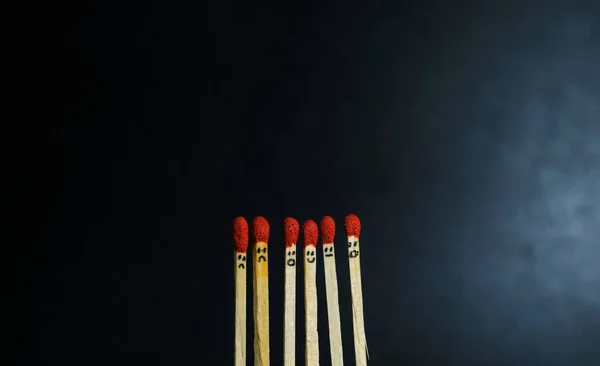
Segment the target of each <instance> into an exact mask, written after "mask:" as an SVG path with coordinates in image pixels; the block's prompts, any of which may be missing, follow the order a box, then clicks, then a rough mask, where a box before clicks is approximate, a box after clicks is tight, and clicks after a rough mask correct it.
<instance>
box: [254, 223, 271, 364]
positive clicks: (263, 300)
mask: <svg viewBox="0 0 600 366" xmlns="http://www.w3.org/2000/svg"><path fill="white" fill-rule="evenodd" d="M252 226H253V227H252V232H253V234H254V249H253V251H252V257H253V261H252V263H253V267H254V276H253V283H254V366H269V262H268V258H269V255H268V253H267V247H268V244H267V243H268V242H269V233H270V227H269V223H268V222H267V220H266V219H265V218H264V217H262V216H258V217H256V218H255V219H254V221H253V225H252Z"/></svg>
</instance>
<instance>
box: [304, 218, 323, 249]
mask: <svg viewBox="0 0 600 366" xmlns="http://www.w3.org/2000/svg"><path fill="white" fill-rule="evenodd" d="M302 233H303V234H304V246H305V247H307V246H309V245H312V246H314V247H316V246H317V240H319V228H318V227H317V223H316V222H314V221H313V220H306V221H305V222H304V225H303V226H302Z"/></svg>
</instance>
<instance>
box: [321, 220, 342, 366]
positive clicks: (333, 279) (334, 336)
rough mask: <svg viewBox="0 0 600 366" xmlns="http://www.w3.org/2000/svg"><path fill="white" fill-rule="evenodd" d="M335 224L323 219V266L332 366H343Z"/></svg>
mask: <svg viewBox="0 0 600 366" xmlns="http://www.w3.org/2000/svg"><path fill="white" fill-rule="evenodd" d="M334 237H335V222H334V221H333V218H331V217H330V216H325V217H323V219H321V241H322V242H323V264H324V265H325V291H326V293H327V319H328V323H329V348H330V349H331V366H343V365H344V355H343V350H342V332H341V326H340V304H339V298H338V284H337V274H336V269H335V255H334V252H333V241H334Z"/></svg>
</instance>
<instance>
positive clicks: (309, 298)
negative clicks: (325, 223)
mask: <svg viewBox="0 0 600 366" xmlns="http://www.w3.org/2000/svg"><path fill="white" fill-rule="evenodd" d="M302 231H303V234H304V321H305V327H306V353H305V356H306V359H305V361H306V362H305V365H306V366H318V365H319V332H318V328H317V282H316V280H317V254H316V247H317V240H318V239H319V229H318V227H317V223H316V222H314V221H313V220H308V221H306V222H305V223H304V225H303V226H302Z"/></svg>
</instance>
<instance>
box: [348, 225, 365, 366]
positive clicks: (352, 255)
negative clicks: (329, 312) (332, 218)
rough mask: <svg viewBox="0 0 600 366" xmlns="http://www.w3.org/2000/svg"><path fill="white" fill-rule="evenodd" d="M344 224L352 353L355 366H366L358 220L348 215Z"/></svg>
mask: <svg viewBox="0 0 600 366" xmlns="http://www.w3.org/2000/svg"><path fill="white" fill-rule="evenodd" d="M344 223H345V226H346V235H347V236H348V257H349V261H350V291H351V292H352V318H353V322H352V323H353V325H354V353H355V356H356V366H365V365H366V364H367V355H368V350H367V341H366V336H365V321H364V312H363V297H362V284H361V276H360V258H359V255H360V243H359V237H360V220H359V219H358V217H357V216H356V215H353V214H350V215H348V216H346V220H345V222H344Z"/></svg>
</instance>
